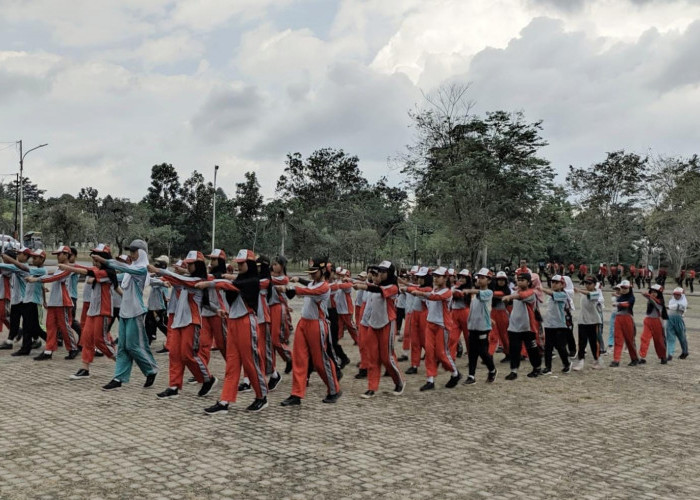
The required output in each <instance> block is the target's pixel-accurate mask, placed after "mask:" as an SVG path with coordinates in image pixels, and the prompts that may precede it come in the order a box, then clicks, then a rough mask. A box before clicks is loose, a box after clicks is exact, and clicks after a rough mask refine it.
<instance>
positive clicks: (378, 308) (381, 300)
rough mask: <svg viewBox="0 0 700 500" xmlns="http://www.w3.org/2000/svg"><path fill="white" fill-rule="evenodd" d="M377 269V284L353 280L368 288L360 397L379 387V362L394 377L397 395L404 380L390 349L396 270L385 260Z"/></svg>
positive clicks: (358, 285)
mask: <svg viewBox="0 0 700 500" xmlns="http://www.w3.org/2000/svg"><path fill="white" fill-rule="evenodd" d="M377 269H378V271H379V284H377V285H374V284H359V283H356V284H355V287H356V288H358V289H359V288H365V290H366V291H367V292H368V295H367V301H368V305H367V308H366V309H365V311H369V317H368V318H367V325H368V328H367V330H366V331H365V333H366V336H365V338H364V339H363V342H364V344H365V353H366V356H367V391H365V393H364V394H363V395H362V397H363V398H364V399H370V398H373V397H374V396H375V395H376V392H377V391H378V390H379V380H380V377H381V366H382V365H384V368H385V370H386V371H387V372H388V373H389V375H390V376H391V378H392V379H393V381H394V391H393V394H394V395H396V396H399V395H401V394H402V393H403V390H404V382H403V379H402V378H401V372H400V371H399V366H398V361H397V360H396V354H395V353H394V337H395V335H396V304H395V302H394V300H395V297H396V295H397V294H398V292H399V287H398V286H397V283H398V281H397V278H396V271H395V268H394V265H393V264H392V263H391V262H389V261H383V262H382V263H381V264H379V266H377Z"/></svg>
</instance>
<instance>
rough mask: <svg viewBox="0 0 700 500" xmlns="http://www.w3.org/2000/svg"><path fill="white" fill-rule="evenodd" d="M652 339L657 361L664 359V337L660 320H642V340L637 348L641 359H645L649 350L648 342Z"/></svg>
mask: <svg viewBox="0 0 700 500" xmlns="http://www.w3.org/2000/svg"><path fill="white" fill-rule="evenodd" d="M652 338H653V339H654V350H656V355H657V356H658V357H659V359H666V340H665V337H664V326H663V324H662V323H661V319H660V318H644V329H643V330H642V338H641V343H640V346H639V355H640V356H641V357H642V358H646V357H647V351H648V350H649V341H650V340H651V339H652Z"/></svg>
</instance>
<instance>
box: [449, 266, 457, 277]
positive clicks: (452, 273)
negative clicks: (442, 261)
mask: <svg viewBox="0 0 700 500" xmlns="http://www.w3.org/2000/svg"><path fill="white" fill-rule="evenodd" d="M447 274H449V275H450V276H454V275H455V269H454V267H451V268H449V269H448V270H447Z"/></svg>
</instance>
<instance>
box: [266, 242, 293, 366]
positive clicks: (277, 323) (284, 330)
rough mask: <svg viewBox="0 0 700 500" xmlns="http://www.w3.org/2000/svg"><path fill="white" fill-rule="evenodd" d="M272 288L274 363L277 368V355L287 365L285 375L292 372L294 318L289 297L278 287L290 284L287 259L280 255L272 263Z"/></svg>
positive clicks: (271, 323)
mask: <svg viewBox="0 0 700 500" xmlns="http://www.w3.org/2000/svg"><path fill="white" fill-rule="evenodd" d="M270 278H271V280H272V285H273V286H272V287H271V288H270V334H271V335H272V347H273V350H272V363H273V366H275V367H276V366H277V359H276V356H277V354H279V355H280V357H281V358H282V360H283V361H284V362H285V363H286V364H285V368H284V373H285V374H288V373H291V371H292V351H291V350H290V349H289V346H288V345H287V342H288V341H289V337H290V336H291V334H292V331H293V326H292V317H291V314H290V311H289V303H288V301H287V296H286V295H285V294H283V293H279V291H278V289H277V287H278V286H282V287H286V286H287V285H288V284H289V277H288V276H287V259H286V257H284V256H283V255H278V256H277V257H275V258H274V259H273V261H272V268H271V272H270Z"/></svg>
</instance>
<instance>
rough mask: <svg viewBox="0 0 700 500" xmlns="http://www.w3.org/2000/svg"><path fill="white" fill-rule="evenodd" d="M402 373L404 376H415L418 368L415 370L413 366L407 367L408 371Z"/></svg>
mask: <svg viewBox="0 0 700 500" xmlns="http://www.w3.org/2000/svg"><path fill="white" fill-rule="evenodd" d="M404 373H405V374H406V375H415V374H416V373H418V368H416V367H415V366H409V367H408V370H406V371H405V372H404Z"/></svg>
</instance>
